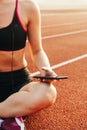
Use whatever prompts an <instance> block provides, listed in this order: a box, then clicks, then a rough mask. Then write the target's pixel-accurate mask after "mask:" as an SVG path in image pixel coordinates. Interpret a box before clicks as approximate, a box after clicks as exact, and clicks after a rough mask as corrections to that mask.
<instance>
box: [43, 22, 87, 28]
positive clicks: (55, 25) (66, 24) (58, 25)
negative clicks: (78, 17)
mask: <svg viewBox="0 0 87 130" xmlns="http://www.w3.org/2000/svg"><path fill="white" fill-rule="evenodd" d="M85 23H87V21H79V22H75V23H62V24H61V23H59V24H52V25H51V24H50V25H44V26H42V27H41V28H49V27H60V26H69V25H76V24H85Z"/></svg>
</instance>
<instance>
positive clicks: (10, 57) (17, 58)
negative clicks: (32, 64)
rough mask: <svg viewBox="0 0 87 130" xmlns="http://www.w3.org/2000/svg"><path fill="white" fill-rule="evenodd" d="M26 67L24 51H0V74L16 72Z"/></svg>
mask: <svg viewBox="0 0 87 130" xmlns="http://www.w3.org/2000/svg"><path fill="white" fill-rule="evenodd" d="M26 66H27V62H26V60H25V53H24V49H21V50H17V51H13V52H12V51H0V72H8V71H12V70H18V69H21V68H24V67H26Z"/></svg>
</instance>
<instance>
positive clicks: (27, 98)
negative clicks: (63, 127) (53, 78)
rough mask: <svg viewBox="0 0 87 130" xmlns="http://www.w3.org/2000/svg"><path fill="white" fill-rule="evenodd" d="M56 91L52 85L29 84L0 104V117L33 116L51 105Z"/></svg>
mask: <svg viewBox="0 0 87 130" xmlns="http://www.w3.org/2000/svg"><path fill="white" fill-rule="evenodd" d="M56 96H57V91H56V89H55V87H54V86H53V85H52V84H48V83H42V82H31V83H29V84H27V85H25V86H24V87H23V88H22V89H20V91H19V92H17V93H14V94H12V95H11V96H9V97H8V98H7V99H6V100H5V101H3V102H1V103H0V117H3V118H8V117H20V116H25V115H30V114H33V113H35V112H37V111H39V110H41V109H43V108H46V107H48V106H50V105H51V104H53V103H54V102H55V100H56Z"/></svg>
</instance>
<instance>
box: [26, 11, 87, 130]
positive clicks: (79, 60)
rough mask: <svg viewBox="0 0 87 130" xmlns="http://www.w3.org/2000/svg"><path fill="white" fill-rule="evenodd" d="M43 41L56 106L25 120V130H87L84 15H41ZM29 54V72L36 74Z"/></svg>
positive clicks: (86, 23)
mask: <svg viewBox="0 0 87 130" xmlns="http://www.w3.org/2000/svg"><path fill="white" fill-rule="evenodd" d="M41 14H42V26H41V28H42V41H43V47H44V50H45V51H46V53H47V55H48V57H49V60H50V63H51V66H52V68H53V69H54V70H55V72H56V73H57V74H58V75H67V76H69V78H68V79H67V80H62V81H58V82H55V83H54V85H55V86H56V89H57V91H58V96H57V100H56V103H55V104H54V105H53V106H51V107H49V108H47V109H45V110H42V111H40V112H39V113H36V114H34V115H32V116H28V117H27V121H26V127H27V129H28V130H87V11H81V10H79V11H41ZM28 55H30V54H29V52H28V50H26V59H27V60H29V69H30V70H31V72H32V73H33V74H38V72H37V70H36V68H35V66H34V65H33V63H32V61H31V59H30V57H29V56H28Z"/></svg>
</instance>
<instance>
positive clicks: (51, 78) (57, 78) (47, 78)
mask: <svg viewBox="0 0 87 130" xmlns="http://www.w3.org/2000/svg"><path fill="white" fill-rule="evenodd" d="M33 78H36V79H41V80H43V79H45V80H62V79H67V78H68V76H58V77H52V76H33Z"/></svg>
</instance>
